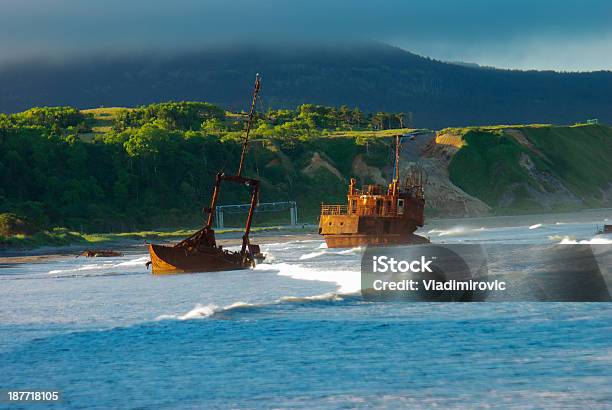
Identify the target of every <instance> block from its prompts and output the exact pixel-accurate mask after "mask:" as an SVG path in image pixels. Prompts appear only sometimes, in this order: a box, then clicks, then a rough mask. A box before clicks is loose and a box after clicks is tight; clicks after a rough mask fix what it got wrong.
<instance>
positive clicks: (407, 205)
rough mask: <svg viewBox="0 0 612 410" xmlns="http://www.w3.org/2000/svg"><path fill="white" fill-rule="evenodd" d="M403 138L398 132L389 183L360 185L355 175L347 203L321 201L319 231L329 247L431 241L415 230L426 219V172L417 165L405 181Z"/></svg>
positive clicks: (412, 168) (350, 185)
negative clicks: (402, 164)
mask: <svg viewBox="0 0 612 410" xmlns="http://www.w3.org/2000/svg"><path fill="white" fill-rule="evenodd" d="M400 141H401V140H400V136H396V140H395V175H394V177H393V180H392V181H391V183H390V184H389V185H388V186H382V185H365V186H363V187H362V189H357V188H356V181H355V179H354V178H351V181H350V184H349V188H348V194H347V204H346V205H325V204H323V205H321V215H320V217H319V234H320V235H323V238H324V239H325V243H326V244H327V247H328V248H348V247H356V246H365V245H374V246H376V245H394V244H419V243H427V242H429V240H428V239H427V238H424V237H422V236H419V235H415V234H414V231H416V229H417V228H418V227H421V226H423V224H424V222H425V192H424V189H423V186H424V184H425V174H424V171H423V169H422V168H420V167H417V166H413V167H411V168H410V171H409V173H408V175H407V176H406V178H405V180H404V181H403V183H402V181H401V179H400V168H399V154H400Z"/></svg>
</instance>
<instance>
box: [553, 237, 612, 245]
mask: <svg viewBox="0 0 612 410" xmlns="http://www.w3.org/2000/svg"><path fill="white" fill-rule="evenodd" d="M559 243H560V244H561V245H578V244H586V245H609V244H612V239H608V238H601V237H597V236H596V237H594V238H591V239H583V240H580V241H577V240H575V239H572V238H570V237H568V236H566V237H564V238H563V239H562V240H561V242H559Z"/></svg>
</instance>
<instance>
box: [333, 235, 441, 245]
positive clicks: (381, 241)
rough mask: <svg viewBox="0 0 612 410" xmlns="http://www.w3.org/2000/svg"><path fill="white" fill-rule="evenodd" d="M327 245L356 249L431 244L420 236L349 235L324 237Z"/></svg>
mask: <svg viewBox="0 0 612 410" xmlns="http://www.w3.org/2000/svg"><path fill="white" fill-rule="evenodd" d="M323 239H325V244H326V245H327V247H328V248H355V247H358V246H385V245H416V244H423V243H429V240H428V239H427V238H424V237H422V236H419V235H414V234H408V235H390V234H387V235H385V234H381V235H370V234H347V235H324V236H323Z"/></svg>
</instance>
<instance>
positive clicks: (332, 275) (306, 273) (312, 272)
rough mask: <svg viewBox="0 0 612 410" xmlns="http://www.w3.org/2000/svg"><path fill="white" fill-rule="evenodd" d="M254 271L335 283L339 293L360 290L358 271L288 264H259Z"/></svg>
mask: <svg viewBox="0 0 612 410" xmlns="http://www.w3.org/2000/svg"><path fill="white" fill-rule="evenodd" d="M255 269H260V270H275V271H278V274H279V275H280V276H288V277H290V278H293V279H299V280H315V281H320V282H332V283H336V284H337V285H338V290H337V292H339V293H355V292H358V291H360V290H361V274H360V273H359V271H334V270H316V269H312V268H306V267H304V266H300V265H291V264H288V263H261V264H259V265H257V267H256V268H255Z"/></svg>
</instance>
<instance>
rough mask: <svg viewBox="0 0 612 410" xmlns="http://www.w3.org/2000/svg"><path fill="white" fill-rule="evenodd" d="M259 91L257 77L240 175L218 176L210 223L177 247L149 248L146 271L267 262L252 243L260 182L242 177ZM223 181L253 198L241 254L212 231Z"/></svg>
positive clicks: (222, 267) (211, 268)
mask: <svg viewBox="0 0 612 410" xmlns="http://www.w3.org/2000/svg"><path fill="white" fill-rule="evenodd" d="M259 87H260V78H259V74H257V76H256V77H255V89H254V90H253V101H252V103H251V111H250V112H249V117H248V123H247V129H246V134H245V137H244V142H243V144H242V153H241V156H240V163H239V165H238V172H237V173H236V175H226V174H225V173H221V172H220V173H218V174H217V177H216V179H215V186H214V190H213V194H212V198H211V203H210V207H208V208H205V209H204V212H206V213H207V214H208V220H207V222H206V225H205V226H204V227H203V228H202V229H200V230H198V231H196V232H195V233H194V234H193V235H191V236H189V237H188V238H186V239H184V240H182V241H181V242H179V243H177V244H176V245H174V246H166V245H155V244H150V245H149V255H150V257H151V260H150V261H149V262H147V267H148V266H149V265H150V266H151V270H152V273H153V274H172V273H187V272H216V271H228V270H237V269H247V268H251V267H254V266H255V261H260V260H262V259H263V258H264V256H263V255H262V254H261V252H260V251H259V246H258V245H254V244H251V243H250V241H249V232H250V230H251V223H252V221H253V213H254V212H255V208H256V207H257V200H258V195H259V180H257V179H253V178H246V177H243V176H242V170H243V166H244V160H245V155H246V152H247V147H248V142H249V132H250V130H251V126H252V124H253V115H254V111H255V103H256V101H257V95H258V93H259ZM223 181H225V182H230V183H234V184H239V185H243V186H244V187H246V188H247V189H248V190H249V191H250V194H251V201H250V208H249V214H248V216H247V220H246V223H245V227H244V235H243V236H242V247H241V249H240V251H237V252H234V251H228V250H226V249H223V247H222V246H220V245H217V241H216V239H215V231H214V230H213V229H212V226H213V219H214V214H215V209H216V206H217V199H218V197H219V191H220V189H221V182H223Z"/></svg>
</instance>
